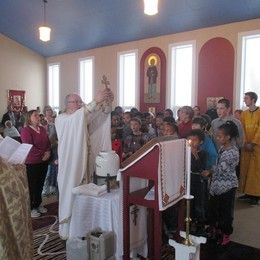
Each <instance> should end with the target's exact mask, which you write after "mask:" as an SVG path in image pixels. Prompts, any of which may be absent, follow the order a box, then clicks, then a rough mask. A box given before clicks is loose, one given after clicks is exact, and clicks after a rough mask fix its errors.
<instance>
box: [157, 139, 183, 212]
mask: <svg viewBox="0 0 260 260" xmlns="http://www.w3.org/2000/svg"><path fill="white" fill-rule="evenodd" d="M185 144H186V140H185V139H178V140H171V141H165V142H161V143H159V145H160V160H159V169H158V193H159V194H158V198H159V209H160V210H165V209H167V208H169V207H171V206H172V205H174V204H176V203H177V202H178V201H179V200H181V199H182V198H183V196H184V195H185Z"/></svg>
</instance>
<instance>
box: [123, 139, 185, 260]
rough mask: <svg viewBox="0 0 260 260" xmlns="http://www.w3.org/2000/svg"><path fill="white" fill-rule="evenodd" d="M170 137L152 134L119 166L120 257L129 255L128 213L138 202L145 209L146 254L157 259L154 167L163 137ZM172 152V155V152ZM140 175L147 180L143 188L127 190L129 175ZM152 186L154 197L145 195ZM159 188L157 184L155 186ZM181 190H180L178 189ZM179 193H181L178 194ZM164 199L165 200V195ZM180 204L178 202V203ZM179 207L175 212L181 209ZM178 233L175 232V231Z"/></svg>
mask: <svg viewBox="0 0 260 260" xmlns="http://www.w3.org/2000/svg"><path fill="white" fill-rule="evenodd" d="M172 140H173V138H172V137H161V138H156V139H153V140H152V141H150V142H149V143H147V144H146V145H145V146H143V147H142V148H141V149H140V150H138V151H137V152H136V153H135V154H133V155H132V156H131V157H130V158H128V159H127V160H126V161H125V162H123V165H122V166H123V168H122V169H121V173H122V178H123V229H124V260H127V259H129V258H130V257H129V254H130V217H129V213H130V212H129V211H130V206H131V205H140V206H143V207H146V208H147V209H148V213H149V214H148V216H149V218H148V258H149V259H161V245H162V239H161V238H162V234H161V226H162V225H161V211H160V207H159V200H160V198H159V194H160V192H159V191H158V187H159V182H160V180H158V170H159V169H158V167H161V164H160V158H161V152H160V144H161V143H162V142H166V141H172ZM172 156H174V155H172ZM132 178H140V179H145V180H147V185H146V187H145V188H142V189H138V190H135V191H131V188H130V187H131V179H132ZM152 187H154V199H153V200H147V199H145V196H146V194H147V193H148V191H149V190H150V189H151V188H152ZM159 188H160V187H159ZM180 193H182V191H181V192H180ZM181 195H182V194H181ZM165 200H168V198H167V197H166V199H165ZM179 204H182V203H179ZM182 211H183V209H179V210H178V212H179V213H180V212H182ZM183 220H184V211H183V213H182V214H179V217H178V222H179V223H178V229H179V230H180V229H182V228H183ZM178 233H179V232H178Z"/></svg>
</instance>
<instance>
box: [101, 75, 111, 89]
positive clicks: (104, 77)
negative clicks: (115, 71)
mask: <svg viewBox="0 0 260 260" xmlns="http://www.w3.org/2000/svg"><path fill="white" fill-rule="evenodd" d="M101 83H102V84H104V85H105V88H108V86H109V85H110V82H109V81H108V80H107V77H106V76H105V75H103V76H102V80H101Z"/></svg>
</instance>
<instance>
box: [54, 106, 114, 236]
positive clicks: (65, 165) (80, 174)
mask: <svg viewBox="0 0 260 260" xmlns="http://www.w3.org/2000/svg"><path fill="white" fill-rule="evenodd" d="M95 110H96V111H95ZM99 117H100V118H99ZM92 123H93V125H94V126H95V127H91V124H92ZM110 124H111V123H110V114H108V113H103V111H102V110H101V109H100V108H99V109H98V108H97V107H96V106H93V103H92V104H90V105H89V106H86V107H82V108H80V109H78V110H77V111H75V112H74V113H73V114H67V113H63V114H61V115H59V116H58V117H57V118H56V122H55V126H56V131H57V136H58V156H59V169H58V177H57V180H58V187H59V194H60V196H59V222H60V226H59V234H60V237H61V238H63V239H66V238H68V235H69V223H70V217H71V212H72V204H73V195H72V188H74V187H77V186H79V185H80V184H81V183H82V182H90V181H91V178H92V174H93V171H94V163H93V162H92V161H93V160H94V159H95V156H96V153H97V152H99V151H101V150H111V134H110V128H111V127H110ZM88 126H89V127H90V128H91V132H90V131H88ZM98 126H99V127H98ZM103 131H104V132H103ZM91 134H92V135H93V136H94V137H95V138H97V137H98V138H97V139H98V141H97V140H96V143H94V142H93V140H94V139H93V136H91ZM92 148H93V149H92ZM88 162H90V163H88Z"/></svg>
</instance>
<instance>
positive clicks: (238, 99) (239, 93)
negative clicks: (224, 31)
mask: <svg viewBox="0 0 260 260" xmlns="http://www.w3.org/2000/svg"><path fill="white" fill-rule="evenodd" d="M257 35H259V36H260V30H254V31H248V32H241V33H238V44H237V70H236V71H237V76H236V84H235V86H236V88H235V91H234V92H235V102H234V105H235V107H234V108H235V109H237V108H245V105H244V101H243V99H244V93H245V92H246V91H245V84H244V80H245V79H244V74H243V75H242V73H243V72H244V68H245V63H243V61H244V62H245V59H244V56H243V55H244V50H243V41H244V37H246V36H252V38H253V37H254V36H257Z"/></svg>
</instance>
